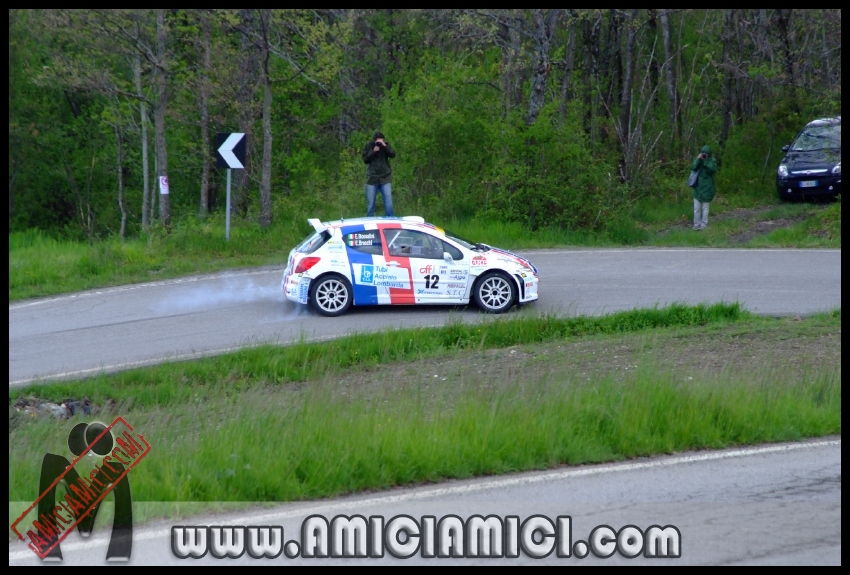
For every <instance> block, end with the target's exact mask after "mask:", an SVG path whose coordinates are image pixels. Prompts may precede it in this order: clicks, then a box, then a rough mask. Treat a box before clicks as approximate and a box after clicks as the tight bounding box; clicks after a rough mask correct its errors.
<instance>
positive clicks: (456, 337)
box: [10, 303, 750, 407]
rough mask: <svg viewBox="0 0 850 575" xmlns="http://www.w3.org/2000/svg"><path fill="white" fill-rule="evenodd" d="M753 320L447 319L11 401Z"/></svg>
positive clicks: (258, 350)
mask: <svg viewBox="0 0 850 575" xmlns="http://www.w3.org/2000/svg"><path fill="white" fill-rule="evenodd" d="M506 317H507V316H506ZM747 317H750V314H749V312H747V311H746V310H743V309H742V308H741V307H740V305H738V304H737V303H734V304H713V305H697V306H687V305H672V306H669V307H664V308H654V309H641V310H632V311H625V312H619V313H615V314H611V315H607V316H602V317H585V316H580V317H573V318H562V317H556V316H527V317H519V318H515V319H506V318H505V317H502V318H496V319H494V320H492V321H486V322H482V323H480V324H466V323H463V322H461V321H449V322H448V323H447V324H446V325H445V326H444V327H440V328H418V329H390V330H387V331H384V332H381V333H376V334H354V335H351V336H348V337H343V338H339V339H335V340H333V341H332V342H325V343H306V342H302V343H299V344H296V345H292V346H286V347H278V346H259V347H255V348H250V349H244V350H240V351H238V352H234V353H229V354H224V355H219V356H215V357H211V358H206V359H200V360H197V361H191V362H177V363H165V364H160V365H158V366H154V367H146V368H140V369H134V370H129V371H125V372H120V373H116V374H107V375H101V376H98V377H94V378H90V379H85V380H82V381H68V382H61V383H52V384H47V385H44V384H35V385H29V386H26V387H23V388H20V389H16V390H15V391H14V392H10V403H12V402H14V400H15V399H16V398H18V397H25V396H27V395H37V396H38V397H41V398H45V399H49V400H51V401H55V402H57V403H59V402H61V401H62V400H63V399H64V398H66V397H82V396H87V397H89V398H90V399H91V400H92V401H93V402H94V403H96V404H101V405H102V404H104V403H105V402H106V401H108V400H113V401H115V402H119V403H123V402H133V404H135V405H139V406H144V407H168V406H171V405H173V404H176V403H181V402H186V401H194V400H195V399H196V398H197V397H198V394H204V393H207V392H208V390H210V389H215V388H217V387H219V386H223V387H224V388H225V389H227V390H228V392H229V393H237V392H239V391H244V390H246V389H248V388H250V387H253V386H256V385H269V384H271V385H276V384H284V383H289V382H297V381H305V380H316V379H321V378H323V377H328V376H330V375H334V374H339V373H342V372H344V371H345V370H347V369H352V368H356V367H361V366H377V365H381V364H387V363H390V362H397V361H412V360H417V359H422V358H427V357H437V356H440V355H444V354H447V353H452V352H458V351H463V350H469V349H492V348H502V347H508V346H511V345H517V344H529V343H538V342H545V341H553V340H558V339H563V338H565V337H580V336H586V335H600V334H616V333H628V332H637V331H641V330H646V329H652V328H661V327H674V326H680V327H681V326H693V325H706V324H709V323H722V322H731V321H738V320H741V319H744V318H747Z"/></svg>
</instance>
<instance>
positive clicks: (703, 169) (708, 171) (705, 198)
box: [691, 146, 717, 202]
mask: <svg viewBox="0 0 850 575" xmlns="http://www.w3.org/2000/svg"><path fill="white" fill-rule="evenodd" d="M702 153H703V154H705V155H706V156H707V157H706V158H705V159H704V160H703V159H702V158H697V159H696V160H694V163H693V164H691V170H692V171H693V170H699V180H697V185H696V186H695V187H694V188H692V189H693V193H694V199H695V200H699V201H700V202H710V201H711V200H713V199H714V174H715V172H717V162H715V161H714V157H713V156H712V155H711V148H710V147H709V146H703V148H702Z"/></svg>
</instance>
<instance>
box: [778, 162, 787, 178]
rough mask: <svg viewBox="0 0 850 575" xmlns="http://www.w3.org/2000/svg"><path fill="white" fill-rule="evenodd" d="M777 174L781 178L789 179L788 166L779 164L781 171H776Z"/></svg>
mask: <svg viewBox="0 0 850 575" xmlns="http://www.w3.org/2000/svg"><path fill="white" fill-rule="evenodd" d="M776 174H777V175H778V176H779V177H780V178H787V177H788V166H786V165H785V164H779V169H778V170H776Z"/></svg>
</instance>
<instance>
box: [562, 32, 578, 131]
mask: <svg viewBox="0 0 850 575" xmlns="http://www.w3.org/2000/svg"><path fill="white" fill-rule="evenodd" d="M575 52H576V34H575V26H570V32H569V37H568V39H567V50H566V56H565V57H564V75H563V77H562V78H561V107H560V110H559V112H560V114H561V121H562V122H563V121H564V115H565V114H566V111H567V99H568V98H569V93H570V82H571V81H572V77H573V62H574V60H575Z"/></svg>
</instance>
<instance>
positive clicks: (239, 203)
mask: <svg viewBox="0 0 850 575" xmlns="http://www.w3.org/2000/svg"><path fill="white" fill-rule="evenodd" d="M239 19H240V22H241V25H242V26H243V27H244V29H245V30H252V29H254V16H253V10H250V9H243V10H240V11H239ZM240 41H241V51H240V53H241V55H242V63H241V66H240V70H239V90H238V92H237V94H236V105H237V108H238V114H239V131H240V132H242V133H243V134H245V168H244V169H241V170H236V173H235V174H233V176H234V178H233V194H232V195H231V198H230V203H231V206H230V209H231V211H232V212H233V213H234V214H239V215H240V216H243V217H244V216H245V214H247V213H248V188H249V186H250V183H251V161H252V156H253V155H254V154H253V151H254V138H253V135H254V129H253V125H254V112H253V107H254V83H255V82H254V80H255V78H254V76H255V65H254V62H255V50H254V43H253V42H252V41H251V39H250V38H249V36H248V35H247V34H242V35H241V40H240Z"/></svg>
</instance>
